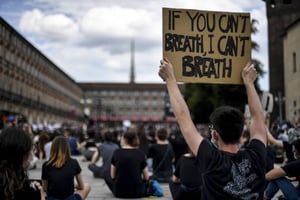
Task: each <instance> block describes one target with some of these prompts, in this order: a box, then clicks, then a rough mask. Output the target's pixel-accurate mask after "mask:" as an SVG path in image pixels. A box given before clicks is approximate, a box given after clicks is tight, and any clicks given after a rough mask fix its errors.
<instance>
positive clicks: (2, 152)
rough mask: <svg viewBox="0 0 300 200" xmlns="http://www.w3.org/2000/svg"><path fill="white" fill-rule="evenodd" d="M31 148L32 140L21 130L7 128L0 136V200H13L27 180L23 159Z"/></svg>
mask: <svg viewBox="0 0 300 200" xmlns="http://www.w3.org/2000/svg"><path fill="white" fill-rule="evenodd" d="M31 147H32V140H31V138H30V136H29V135H28V134H26V133H25V132H24V131H23V130H22V129H19V128H7V129H5V130H3V131H2V133H1V134H0V180H1V181H0V199H3V200H11V199H14V196H15V191H17V190H19V189H21V188H22V187H23V184H24V182H25V181H26V180H27V179H28V175H27V171H26V170H25V169H24V168H23V159H24V156H25V155H27V154H28V153H30V151H31Z"/></svg>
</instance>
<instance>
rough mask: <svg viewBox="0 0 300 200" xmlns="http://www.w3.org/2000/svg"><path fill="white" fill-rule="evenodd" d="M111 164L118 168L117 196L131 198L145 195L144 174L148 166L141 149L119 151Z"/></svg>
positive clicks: (116, 179) (114, 155) (115, 152)
mask: <svg viewBox="0 0 300 200" xmlns="http://www.w3.org/2000/svg"><path fill="white" fill-rule="evenodd" d="M111 164H112V165H114V166H115V167H116V178H115V179H114V180H115V185H114V186H115V188H114V191H115V195H116V196H119V197H126V196H128V197H131V196H139V194H140V195H141V196H143V195H145V191H144V189H145V188H143V187H142V185H143V184H142V182H143V179H142V172H143V170H144V168H145V167H146V166H147V162H146V155H145V153H144V151H143V150H141V149H117V150H115V151H114V154H113V157H112V160H111Z"/></svg>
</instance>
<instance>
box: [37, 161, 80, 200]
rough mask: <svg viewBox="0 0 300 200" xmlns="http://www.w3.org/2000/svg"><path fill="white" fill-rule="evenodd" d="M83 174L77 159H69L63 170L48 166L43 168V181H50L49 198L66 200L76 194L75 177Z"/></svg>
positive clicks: (45, 164)
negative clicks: (65, 199)
mask: <svg viewBox="0 0 300 200" xmlns="http://www.w3.org/2000/svg"><path fill="white" fill-rule="evenodd" d="M80 172H81V168H80V166H79V163H78V161H77V160H76V159H72V158H71V159H69V160H67V161H66V162H65V164H64V165H63V166H62V167H61V168H56V167H53V166H52V165H47V162H45V163H44V164H43V167H42V180H47V181H48V188H47V196H50V197H55V198H58V199H64V198H66V197H68V196H70V195H72V194H73V193H74V177H75V176H76V175H77V174H79V173H80Z"/></svg>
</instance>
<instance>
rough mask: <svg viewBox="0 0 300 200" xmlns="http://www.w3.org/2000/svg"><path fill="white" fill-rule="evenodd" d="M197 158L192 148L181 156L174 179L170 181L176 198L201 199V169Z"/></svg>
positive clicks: (181, 199) (173, 195)
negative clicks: (196, 162)
mask: <svg viewBox="0 0 300 200" xmlns="http://www.w3.org/2000/svg"><path fill="white" fill-rule="evenodd" d="M195 159H196V157H195V155H194V154H193V153H192V152H191V151H190V150H189V153H186V154H184V155H182V156H181V157H180V158H179V160H178V162H177V165H176V169H175V172H174V174H173V177H172V181H170V183H169V187H170V191H171V194H172V197H173V199H174V200H186V199H188V200H198V199H201V191H200V189H201V171H200V170H199V168H198V167H197V166H196V165H195Z"/></svg>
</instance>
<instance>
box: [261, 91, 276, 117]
mask: <svg viewBox="0 0 300 200" xmlns="http://www.w3.org/2000/svg"><path fill="white" fill-rule="evenodd" d="M261 104H262V107H263V109H264V110H265V111H267V112H268V113H271V112H272V111H273V105H274V100H273V95H272V94H271V93H269V92H263V95H262V98H261Z"/></svg>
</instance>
